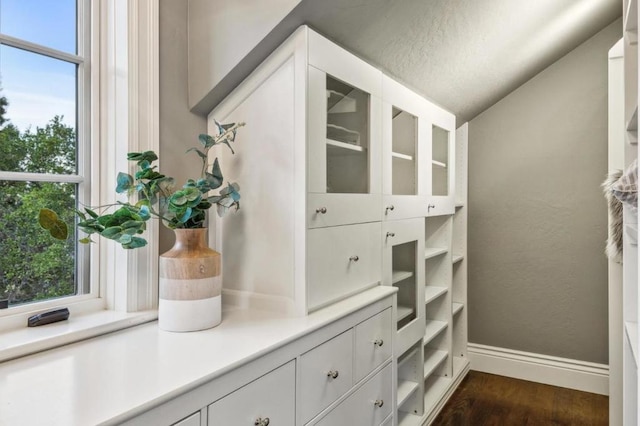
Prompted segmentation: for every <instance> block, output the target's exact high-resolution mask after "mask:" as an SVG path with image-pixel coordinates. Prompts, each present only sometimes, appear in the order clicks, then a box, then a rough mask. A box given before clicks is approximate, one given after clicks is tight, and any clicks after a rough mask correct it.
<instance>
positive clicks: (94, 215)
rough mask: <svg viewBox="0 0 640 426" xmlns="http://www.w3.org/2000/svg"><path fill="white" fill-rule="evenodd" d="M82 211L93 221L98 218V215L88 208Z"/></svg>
mask: <svg viewBox="0 0 640 426" xmlns="http://www.w3.org/2000/svg"><path fill="white" fill-rule="evenodd" d="M84 211H86V212H87V213H88V214H89V216H91V217H92V218H94V219H95V218H97V217H98V213H96V212H94V211H93V210H91V209H90V208H88V207H85V208H84Z"/></svg>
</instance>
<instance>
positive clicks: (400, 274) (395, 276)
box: [391, 271, 413, 284]
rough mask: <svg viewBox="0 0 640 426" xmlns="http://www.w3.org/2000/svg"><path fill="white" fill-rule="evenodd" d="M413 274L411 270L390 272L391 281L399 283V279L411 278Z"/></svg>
mask: <svg viewBox="0 0 640 426" xmlns="http://www.w3.org/2000/svg"><path fill="white" fill-rule="evenodd" d="M412 276H413V272H411V271H393V272H392V273H391V283H392V284H395V283H399V282H400V281H403V280H406V279H407V278H411V277H412Z"/></svg>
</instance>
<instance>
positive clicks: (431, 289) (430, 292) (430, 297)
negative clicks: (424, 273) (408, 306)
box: [424, 285, 449, 305]
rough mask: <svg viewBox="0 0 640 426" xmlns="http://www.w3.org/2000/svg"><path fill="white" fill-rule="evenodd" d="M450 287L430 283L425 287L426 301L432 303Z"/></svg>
mask: <svg viewBox="0 0 640 426" xmlns="http://www.w3.org/2000/svg"><path fill="white" fill-rule="evenodd" d="M447 291H449V289H448V288H447V287H437V286H434V285H428V286H426V287H425V288H424V303H425V305H426V304H427V303H431V302H433V301H434V300H436V299H437V298H438V297H440V296H442V295H443V294H445V293H446V292H447Z"/></svg>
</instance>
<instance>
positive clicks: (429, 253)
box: [424, 247, 449, 259]
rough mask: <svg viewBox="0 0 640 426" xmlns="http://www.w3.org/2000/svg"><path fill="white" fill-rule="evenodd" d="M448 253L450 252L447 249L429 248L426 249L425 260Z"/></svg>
mask: <svg viewBox="0 0 640 426" xmlns="http://www.w3.org/2000/svg"><path fill="white" fill-rule="evenodd" d="M448 251H449V250H448V249H447V248H446V247H427V248H426V249H424V258H425V259H431V258H432V257H436V256H440V255H441V254H445V253H446V252H448Z"/></svg>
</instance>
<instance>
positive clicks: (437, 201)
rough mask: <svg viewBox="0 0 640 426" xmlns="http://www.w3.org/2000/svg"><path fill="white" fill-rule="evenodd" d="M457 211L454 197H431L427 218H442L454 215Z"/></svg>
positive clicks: (428, 200) (428, 199)
mask: <svg viewBox="0 0 640 426" xmlns="http://www.w3.org/2000/svg"><path fill="white" fill-rule="evenodd" d="M454 210H455V202H454V201H453V197H429V198H427V208H426V215H427V216H442V215H445V214H453V213H454Z"/></svg>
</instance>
